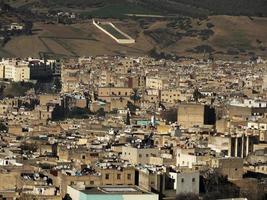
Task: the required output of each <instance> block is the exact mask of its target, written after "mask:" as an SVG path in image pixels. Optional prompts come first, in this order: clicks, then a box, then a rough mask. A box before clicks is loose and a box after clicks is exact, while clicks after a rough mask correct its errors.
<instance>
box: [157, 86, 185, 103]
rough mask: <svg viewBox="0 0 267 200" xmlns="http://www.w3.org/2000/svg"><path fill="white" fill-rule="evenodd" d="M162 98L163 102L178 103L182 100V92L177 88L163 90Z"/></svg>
mask: <svg viewBox="0 0 267 200" xmlns="http://www.w3.org/2000/svg"><path fill="white" fill-rule="evenodd" d="M160 99H161V101H162V102H163V103H176V102H177V101H179V100H180V101H181V100H182V99H181V92H180V91H179V90H177V89H169V90H162V91H161V94H160Z"/></svg>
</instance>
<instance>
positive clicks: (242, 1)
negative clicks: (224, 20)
mask: <svg viewBox="0 0 267 200" xmlns="http://www.w3.org/2000/svg"><path fill="white" fill-rule="evenodd" d="M174 1H176V2H179V3H182V4H185V5H189V6H191V7H197V8H199V9H205V10H208V11H209V14H210V15H211V14H215V15H245V16H267V3H266V1H263V0H234V1H233V0H223V1H222V0H201V1H199V0H174Z"/></svg>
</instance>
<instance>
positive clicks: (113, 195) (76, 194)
mask: <svg viewBox="0 0 267 200" xmlns="http://www.w3.org/2000/svg"><path fill="white" fill-rule="evenodd" d="M67 193H68V194H69V195H70V197H71V198H72V199H75V200H84V199H88V200H91V199H92V200H108V199H109V200H117V199H120V200H134V199H138V200H158V199H159V196H158V194H155V193H152V192H149V191H146V190H143V189H140V188H138V187H136V186H128V185H126V186H103V187H90V188H78V187H71V186H68V188H67Z"/></svg>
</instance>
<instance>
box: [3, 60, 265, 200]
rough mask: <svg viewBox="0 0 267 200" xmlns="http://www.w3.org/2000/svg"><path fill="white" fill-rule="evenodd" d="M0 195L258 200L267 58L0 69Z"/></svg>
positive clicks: (7, 64) (55, 199)
mask: <svg viewBox="0 0 267 200" xmlns="http://www.w3.org/2000/svg"><path fill="white" fill-rule="evenodd" d="M0 79H1V84H0V85H1V88H0V97H1V100H0V117H1V121H0V130H1V134H0V135H1V140H0V150H1V151H0V199H8V200H9V199H38V200H39V199H49V200H59V199H64V200H70V199H73V200H133V199H139V200H163V199H166V200H175V199H177V200H182V199H187V200H191V199H192V200H195V199H196V200H197V199H203V200H209V199H211V200H213V199H214V200H215V199H235V198H236V199H244V200H245V199H249V200H250V199H253V200H254V199H255V200H256V199H257V200H264V199H266V198H267V61H266V60H263V59H261V58H260V57H259V58H257V59H254V60H248V61H246V62H243V61H242V62H241V61H239V62H237V61H222V60H195V59H179V60H175V61H172V60H164V59H154V58H150V57H118V56H99V57H81V58H77V59H62V60H53V59H34V58H27V59H17V58H10V59H7V58H3V59H2V60H1V61H0Z"/></svg>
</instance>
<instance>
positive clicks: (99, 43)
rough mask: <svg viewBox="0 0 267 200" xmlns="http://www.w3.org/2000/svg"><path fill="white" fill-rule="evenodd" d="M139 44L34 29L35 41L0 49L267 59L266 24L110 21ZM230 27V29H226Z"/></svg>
mask: <svg viewBox="0 0 267 200" xmlns="http://www.w3.org/2000/svg"><path fill="white" fill-rule="evenodd" d="M111 21H112V22H113V23H114V24H115V25H116V26H117V27H118V28H120V29H121V30H122V31H124V32H125V33H127V34H129V35H130V36H131V37H133V38H134V39H136V43H135V44H131V45H120V44H117V43H116V42H115V41H113V40H112V39H111V38H110V37H109V36H107V35H106V34H104V33H103V32H101V31H100V30H98V29H97V28H96V27H94V26H93V24H92V21H87V22H84V23H80V24H74V25H61V24H44V23H41V22H38V23H35V24H34V27H33V33H34V34H33V35H31V36H19V37H16V38H14V39H12V40H11V41H9V42H8V43H7V44H6V45H5V46H4V47H3V48H2V49H0V55H2V56H8V55H10V56H19V57H26V56H35V57H36V56H42V55H49V56H56V57H57V56H60V57H64V56H88V55H103V54H106V55H118V54H120V55H124V54H127V55H148V54H151V51H152V50H156V51H158V52H162V53H164V54H171V55H178V56H194V57H203V56H205V55H206V56H207V55H212V56H214V57H215V58H221V57H236V58H248V57H251V56H254V55H259V56H262V57H266V56H267V51H266V47H267V38H266V35H267V18H256V17H255V18H249V17H232V16H213V17H209V18H208V19H205V20H199V19H191V18H181V19H173V20H161V21H157V20H150V21H145V22H144V21H143V20H142V19H140V20H122V21H121V20H111ZM226 27H227V28H226Z"/></svg>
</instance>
